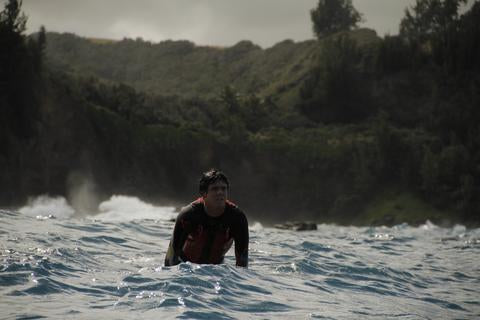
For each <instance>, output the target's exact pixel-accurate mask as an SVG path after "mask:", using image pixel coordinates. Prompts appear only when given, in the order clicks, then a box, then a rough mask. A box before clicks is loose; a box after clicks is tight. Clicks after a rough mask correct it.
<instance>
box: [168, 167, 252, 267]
mask: <svg viewBox="0 0 480 320" xmlns="http://www.w3.org/2000/svg"><path fill="white" fill-rule="evenodd" d="M199 191H200V195H201V197H200V198H198V199H197V200H195V201H194V202H192V203H191V204H189V205H188V206H186V207H184V208H182V210H181V211H180V213H179V214H178V217H177V219H176V222H175V227H174V229H173V236H172V239H171V240H170V244H169V246H168V251H167V255H166V257H165V266H173V265H176V264H179V263H180V262H186V261H190V262H193V263H199V264H204V263H208V264H219V263H222V262H223V258H224V257H225V254H226V253H227V251H228V250H229V249H230V247H231V246H232V243H233V242H234V241H235V259H236V265H237V266H241V267H247V265H248V237H249V236H248V221H247V218H246V217H245V214H244V213H243V212H242V210H240V209H239V208H238V207H237V206H236V205H235V204H233V203H232V202H230V201H229V200H227V194H228V191H229V183H228V178H227V177H226V176H225V174H223V172H221V171H218V170H215V169H211V170H210V171H207V172H205V173H203V175H202V178H201V179H200V183H199Z"/></svg>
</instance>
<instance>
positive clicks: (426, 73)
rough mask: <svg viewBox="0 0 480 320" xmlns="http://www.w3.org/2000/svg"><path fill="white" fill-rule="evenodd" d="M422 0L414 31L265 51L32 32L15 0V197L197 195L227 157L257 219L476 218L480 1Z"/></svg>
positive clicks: (7, 51) (2, 17) (11, 66)
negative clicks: (206, 174)
mask: <svg viewBox="0 0 480 320" xmlns="http://www.w3.org/2000/svg"><path fill="white" fill-rule="evenodd" d="M417 2H418V3H419V5H418V6H417V7H416V8H415V10H414V11H412V13H408V14H406V16H405V18H404V19H403V20H402V23H401V32H400V34H399V35H395V36H385V37H383V38H379V37H378V36H377V35H376V34H375V33H374V32H373V31H371V30H366V29H355V30H350V29H352V28H350V27H351V26H348V27H347V28H346V30H337V29H335V30H333V31H332V30H327V31H328V32H327V33H325V32H323V31H325V30H323V31H322V30H320V31H322V32H316V33H317V36H318V39H317V40H315V41H306V42H301V43H294V42H292V41H284V42H281V43H279V44H277V45H275V46H273V47H272V48H268V49H262V48H259V47H258V46H255V45H254V44H252V43H250V42H248V41H242V42H240V43H238V44H237V45H235V46H233V47H230V48H212V47H199V46H196V45H194V44H192V43H189V42H186V41H166V42H162V43H158V44H151V43H148V42H145V41H142V40H140V39H139V40H128V39H126V40H122V41H109V40H99V39H84V38H80V37H77V36H75V35H72V34H56V33H46V32H45V30H44V29H41V30H40V32H39V33H38V34H35V35H32V36H28V37H27V36H26V35H24V31H25V22H26V18H25V17H24V16H22V15H21V14H20V10H18V9H19V7H18V4H19V3H18V1H15V0H9V2H8V5H7V6H6V7H5V10H4V11H2V13H1V14H0V86H1V90H0V145H1V146H2V148H1V149H0V165H1V167H2V168H3V169H2V170H1V171H0V185H2V186H7V187H6V188H4V189H2V192H0V205H19V204H24V203H25V201H26V199H27V197H28V196H34V195H39V194H45V193H47V194H51V195H63V196H66V197H67V198H68V200H69V201H70V202H72V203H73V202H75V199H76V198H77V197H75V196H74V195H75V194H78V192H73V191H72V188H73V189H76V188H78V187H79V186H82V185H87V187H88V186H89V185H90V186H94V187H91V188H90V189H94V190H95V192H93V193H94V195H95V196H97V197H98V199H100V198H106V197H109V196H110V195H112V194H130V195H136V196H140V197H142V198H143V199H146V200H148V201H158V202H159V203H163V204H165V199H168V200H169V201H170V203H175V204H185V203H186V202H187V201H189V200H191V199H192V196H193V195H194V194H195V193H196V190H195V185H196V183H197V179H198V176H199V174H200V173H201V172H202V171H204V170H207V169H209V168H210V167H219V168H221V169H223V170H224V171H225V172H226V173H227V174H228V175H229V176H230V178H231V181H232V189H231V191H232V192H231V195H232V200H234V201H236V202H238V203H239V204H241V207H242V208H244V209H245V210H246V211H247V212H249V214H250V216H251V217H253V218H255V219H257V220H260V221H270V222H273V221H275V222H277V221H282V220H286V219H296V218H309V219H312V220H315V221H318V222H334V223H344V224H362V225H365V224H398V223H402V222H408V223H423V222H424V221H425V220H426V219H431V220H432V221H434V222H437V223H442V221H447V222H448V223H453V222H462V223H467V224H478V223H479V222H480V197H479V196H478V195H479V194H480V165H479V163H480V126H479V125H478V124H479V123H480V109H479V108H478V106H479V105H480V60H479V58H478V57H480V24H478V21H479V19H480V1H476V2H475V3H474V5H473V6H471V8H470V9H469V10H468V11H466V12H465V13H464V14H461V15H460V14H458V13H457V9H458V6H457V7H454V9H455V10H452V8H451V7H450V6H449V5H448V4H449V3H450V2H448V3H447V2H440V9H442V10H437V9H438V7H437V6H436V5H437V4H438V3H437V2H430V1H425V0H418V1H417ZM457 2H458V1H457ZM322 3H323V4H325V3H324V2H319V7H321V6H320V5H321V4H322ZM332 3H333V2H332ZM357 18H358V19H359V16H357ZM354 20H355V19H354ZM439 21H447V22H448V24H447V25H445V24H443V23H439ZM328 26H330V25H329V24H327V27H328ZM79 180H83V181H88V182H89V183H86V184H85V183H79ZM87 189H89V188H87ZM80 194H82V193H81V192H80ZM80 198H81V197H80ZM98 199H97V203H96V204H97V205H98ZM93 208H95V201H94V202H93ZM87 210H90V209H87Z"/></svg>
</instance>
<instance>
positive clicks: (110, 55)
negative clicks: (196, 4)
mask: <svg viewBox="0 0 480 320" xmlns="http://www.w3.org/2000/svg"><path fill="white" fill-rule="evenodd" d="M353 36H354V37H355V38H356V39H357V40H359V42H361V43H369V42H370V43H371V42H374V41H375V40H378V38H377V36H376V34H375V32H374V31H373V30H368V29H360V30H356V31H355V32H354V33H353ZM318 47H319V42H318V41H315V40H310V41H304V42H298V43H295V42H293V41H291V40H285V41H282V42H280V43H277V44H276V45H274V46H273V47H271V48H268V49H262V48H260V47H259V46H257V45H255V44H253V43H252V42H250V41H241V42H238V43H237V44H236V45H234V46H232V47H225V48H223V47H208V46H196V45H195V44H194V43H192V42H189V41H171V40H168V41H163V42H160V43H150V42H146V41H143V40H141V39H137V40H132V39H124V40H121V41H111V40H101V39H88V38H81V37H78V36H76V35H74V34H68V33H63V34H59V33H47V46H46V56H47V58H48V62H49V63H51V64H52V65H55V66H57V67H59V68H61V69H62V70H64V71H74V72H77V73H81V74H91V75H94V76H96V77H99V78H102V79H107V80H111V81H115V82H122V83H125V84H128V85H130V86H132V87H134V88H135V89H137V90H139V91H143V92H146V93H153V94H157V95H167V96H168V95H178V96H182V97H184V98H191V97H202V98H212V97H216V96H218V95H219V94H220V92H221V91H222V90H223V89H224V87H225V86H227V85H228V86H232V87H234V88H235V90H236V91H238V92H240V93H243V94H256V95H259V96H262V97H269V96H275V97H276V98H277V99H278V100H279V104H280V105H292V104H295V103H298V98H299V94H298V88H299V86H300V84H301V81H302V80H303V79H304V78H305V76H306V74H307V73H308V72H309V71H310V70H311V69H312V67H313V66H314V65H315V63H316V62H317V60H316V59H318Z"/></svg>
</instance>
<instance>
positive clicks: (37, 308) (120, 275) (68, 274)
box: [0, 199, 480, 319]
mask: <svg viewBox="0 0 480 320" xmlns="http://www.w3.org/2000/svg"><path fill="white" fill-rule="evenodd" d="M123 200H125V199H123ZM57 209H58V208H57ZM156 209H157V211H149V212H147V213H146V214H145V213H144V214H141V213H140V214H136V215H132V214H129V213H128V212H124V213H122V212H116V214H115V213H114V212H112V211H109V212H106V213H104V214H102V213H101V214H100V215H97V216H90V217H82V218H79V217H76V216H74V215H73V216H72V214H71V212H70V211H68V212H67V211H65V212H66V214H65V215H62V214H61V212H62V211H61V210H57V211H56V213H57V215H50V214H49V213H48V212H43V215H42V214H39V215H37V214H32V213H31V212H29V211H28V210H23V211H22V213H20V212H14V211H7V210H0V318H2V319H40V318H48V319H69V318H81V319H152V318H159V317H161V318H164V319H170V318H179V319H478V318H479V317H480V299H479V297H480V264H479V263H478V261H480V229H470V230H469V229H466V228H465V227H463V226H455V227H453V228H440V227H437V226H435V225H433V224H431V223H426V224H425V225H423V226H420V227H411V226H408V225H398V226H395V227H392V228H387V227H375V228H373V227H363V228H361V227H341V226H335V225H319V226H318V227H319V228H318V230H316V231H308V232H294V231H288V230H277V229H273V228H263V227H262V226H261V225H260V224H258V223H256V224H254V223H253V222H252V224H251V227H250V259H249V268H248V269H245V268H238V267H235V266H234V257H233V253H232V252H229V253H228V255H227V257H226V261H225V263H224V264H222V265H196V264H192V263H182V264H180V265H178V266H174V267H164V266H163V259H164V255H165V251H166V248H167V245H168V241H169V238H170V235H171V232H172V228H173V223H172V222H170V221H169V219H170V218H171V217H172V216H174V215H175V213H174V212H173V209H172V208H156ZM147 211H148V210H147ZM37 213H38V212H37ZM231 251H233V250H231Z"/></svg>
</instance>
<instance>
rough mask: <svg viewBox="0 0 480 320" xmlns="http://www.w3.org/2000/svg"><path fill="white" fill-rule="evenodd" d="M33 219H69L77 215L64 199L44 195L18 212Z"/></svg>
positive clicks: (31, 200) (30, 201)
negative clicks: (50, 217)
mask: <svg viewBox="0 0 480 320" xmlns="http://www.w3.org/2000/svg"><path fill="white" fill-rule="evenodd" d="M18 211H19V212H21V213H23V214H25V215H27V216H31V217H38V218H40V219H41V218H43V217H49V216H53V217H56V218H69V217H71V216H73V215H74V214H75V210H74V209H73V208H72V207H71V206H70V205H69V204H68V203H67V200H66V199H65V198H64V197H50V196H47V195H42V196H39V197H36V198H32V199H30V200H29V201H28V204H27V205H26V206H24V207H22V208H20V209H19V210H18Z"/></svg>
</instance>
